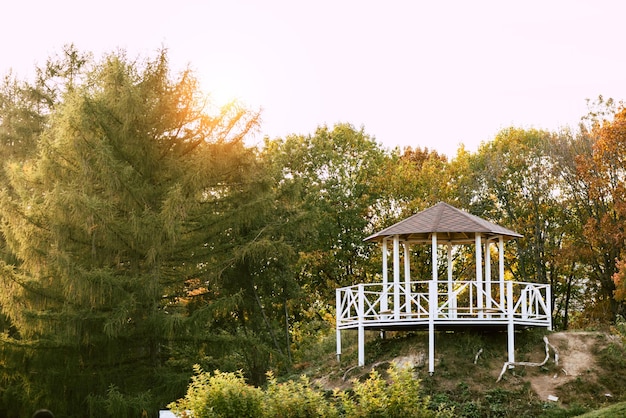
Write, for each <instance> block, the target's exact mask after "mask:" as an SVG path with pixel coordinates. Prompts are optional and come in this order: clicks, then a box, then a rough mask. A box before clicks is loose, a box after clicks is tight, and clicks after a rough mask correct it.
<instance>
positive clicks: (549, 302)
mask: <svg viewBox="0 0 626 418" xmlns="http://www.w3.org/2000/svg"><path fill="white" fill-rule="evenodd" d="M546 306H547V308H548V312H546V313H547V314H548V331H552V289H551V288H550V285H548V286H546Z"/></svg>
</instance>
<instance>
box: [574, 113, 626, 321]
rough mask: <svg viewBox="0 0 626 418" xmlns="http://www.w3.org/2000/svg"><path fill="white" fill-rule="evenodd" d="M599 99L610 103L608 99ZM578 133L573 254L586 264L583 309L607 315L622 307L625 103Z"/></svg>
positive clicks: (611, 316)
mask: <svg viewBox="0 0 626 418" xmlns="http://www.w3.org/2000/svg"><path fill="white" fill-rule="evenodd" d="M602 103H603V102H602V101H600V102H599V103H598V105H602ZM605 104H606V105H607V106H605V107H611V105H612V102H610V101H609V102H608V103H605ZM601 107H602V106H601ZM580 135H581V137H582V138H580V139H579V140H578V141H580V142H586V143H588V144H589V146H588V147H587V152H586V153H580V154H578V155H577V156H576V169H577V178H576V179H577V183H576V185H577V186H578V187H579V189H582V190H579V191H578V194H579V195H582V197H583V199H584V200H583V201H582V202H581V201H580V200H578V201H577V202H578V203H579V205H578V206H574V208H575V209H576V214H577V217H578V218H579V219H580V222H581V226H582V229H581V242H580V243H579V255H580V257H581V258H582V259H583V260H585V261H586V262H587V263H588V264H589V266H590V269H589V271H588V274H589V278H590V282H589V284H588V287H589V289H590V290H591V291H592V293H591V294H590V295H589V296H590V297H591V300H590V302H591V304H590V305H591V307H592V309H593V310H591V309H590V310H589V311H588V313H589V314H593V315H592V316H593V317H595V318H596V319H597V320H600V321H605V320H612V319H614V318H615V315H616V314H620V313H623V312H624V310H623V305H622V304H620V303H619V302H620V301H622V300H623V299H624V290H623V289H624V284H623V283H624V282H623V277H624V273H623V271H624V267H623V266H624V263H623V261H619V263H618V260H624V254H625V252H626V246H625V244H624V242H625V241H624V240H625V238H626V236H625V235H624V222H625V221H626V206H625V204H624V200H625V198H626V186H625V172H626V109H624V107H623V106H620V107H619V108H617V109H615V110H614V114H613V115H612V117H604V115H603V117H601V118H594V119H592V123H591V124H590V126H589V129H586V130H583V131H581V133H580ZM581 191H582V193H581ZM616 263H617V264H616Z"/></svg>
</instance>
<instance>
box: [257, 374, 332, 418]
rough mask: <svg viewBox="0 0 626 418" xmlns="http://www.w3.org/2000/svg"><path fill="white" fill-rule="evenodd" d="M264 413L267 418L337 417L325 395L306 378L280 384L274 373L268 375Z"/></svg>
mask: <svg viewBox="0 0 626 418" xmlns="http://www.w3.org/2000/svg"><path fill="white" fill-rule="evenodd" d="M267 378H268V386H267V390H266V391H265V398H264V406H263V411H264V413H265V416H267V417H282V418H309V417H311V418H317V417H335V416H337V415H338V414H337V412H336V410H335V409H334V408H333V406H332V405H331V404H330V403H329V402H328V400H327V399H325V398H324V393H323V392H322V391H320V390H316V389H315V388H313V387H312V386H311V383H310V381H309V379H308V378H307V377H305V376H302V377H300V379H299V380H297V381H293V380H289V381H287V382H284V383H278V382H277V381H276V378H275V377H274V375H273V374H272V373H268V374H267Z"/></svg>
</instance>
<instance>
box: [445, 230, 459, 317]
mask: <svg viewBox="0 0 626 418" xmlns="http://www.w3.org/2000/svg"><path fill="white" fill-rule="evenodd" d="M447 247H448V248H447V249H448V308H449V309H450V311H449V312H450V313H449V315H450V317H451V318H456V317H457V315H456V296H454V277H453V275H452V273H453V271H452V267H453V265H452V242H451V241H448V245H447Z"/></svg>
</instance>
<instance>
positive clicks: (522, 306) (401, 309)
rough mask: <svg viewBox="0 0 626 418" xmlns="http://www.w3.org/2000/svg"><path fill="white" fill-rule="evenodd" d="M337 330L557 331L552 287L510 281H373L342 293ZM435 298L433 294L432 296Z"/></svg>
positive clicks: (339, 290)
mask: <svg viewBox="0 0 626 418" xmlns="http://www.w3.org/2000/svg"><path fill="white" fill-rule="evenodd" d="M336 294H337V328H338V329H350V328H356V327H358V326H364V327H374V328H375V327H386V326H387V327H392V326H410V325H420V324H428V321H429V319H430V314H431V308H432V309H434V315H433V320H434V322H435V323H436V324H449V325H453V324H470V323H476V324H498V323H502V324H507V323H508V321H511V320H512V321H513V322H514V323H515V324H523V325H529V326H542V327H548V328H551V309H550V299H551V294H550V286H549V285H547V284H539V283H528V282H513V281H506V282H504V285H502V284H501V283H500V282H482V283H477V282H476V281H454V282H452V283H449V282H446V281H439V282H434V281H430V280H429V281H414V282H410V283H408V284H407V283H388V284H383V283H368V284H358V285H354V286H349V287H343V288H340V289H337V291H336ZM431 295H432V296H431Z"/></svg>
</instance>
